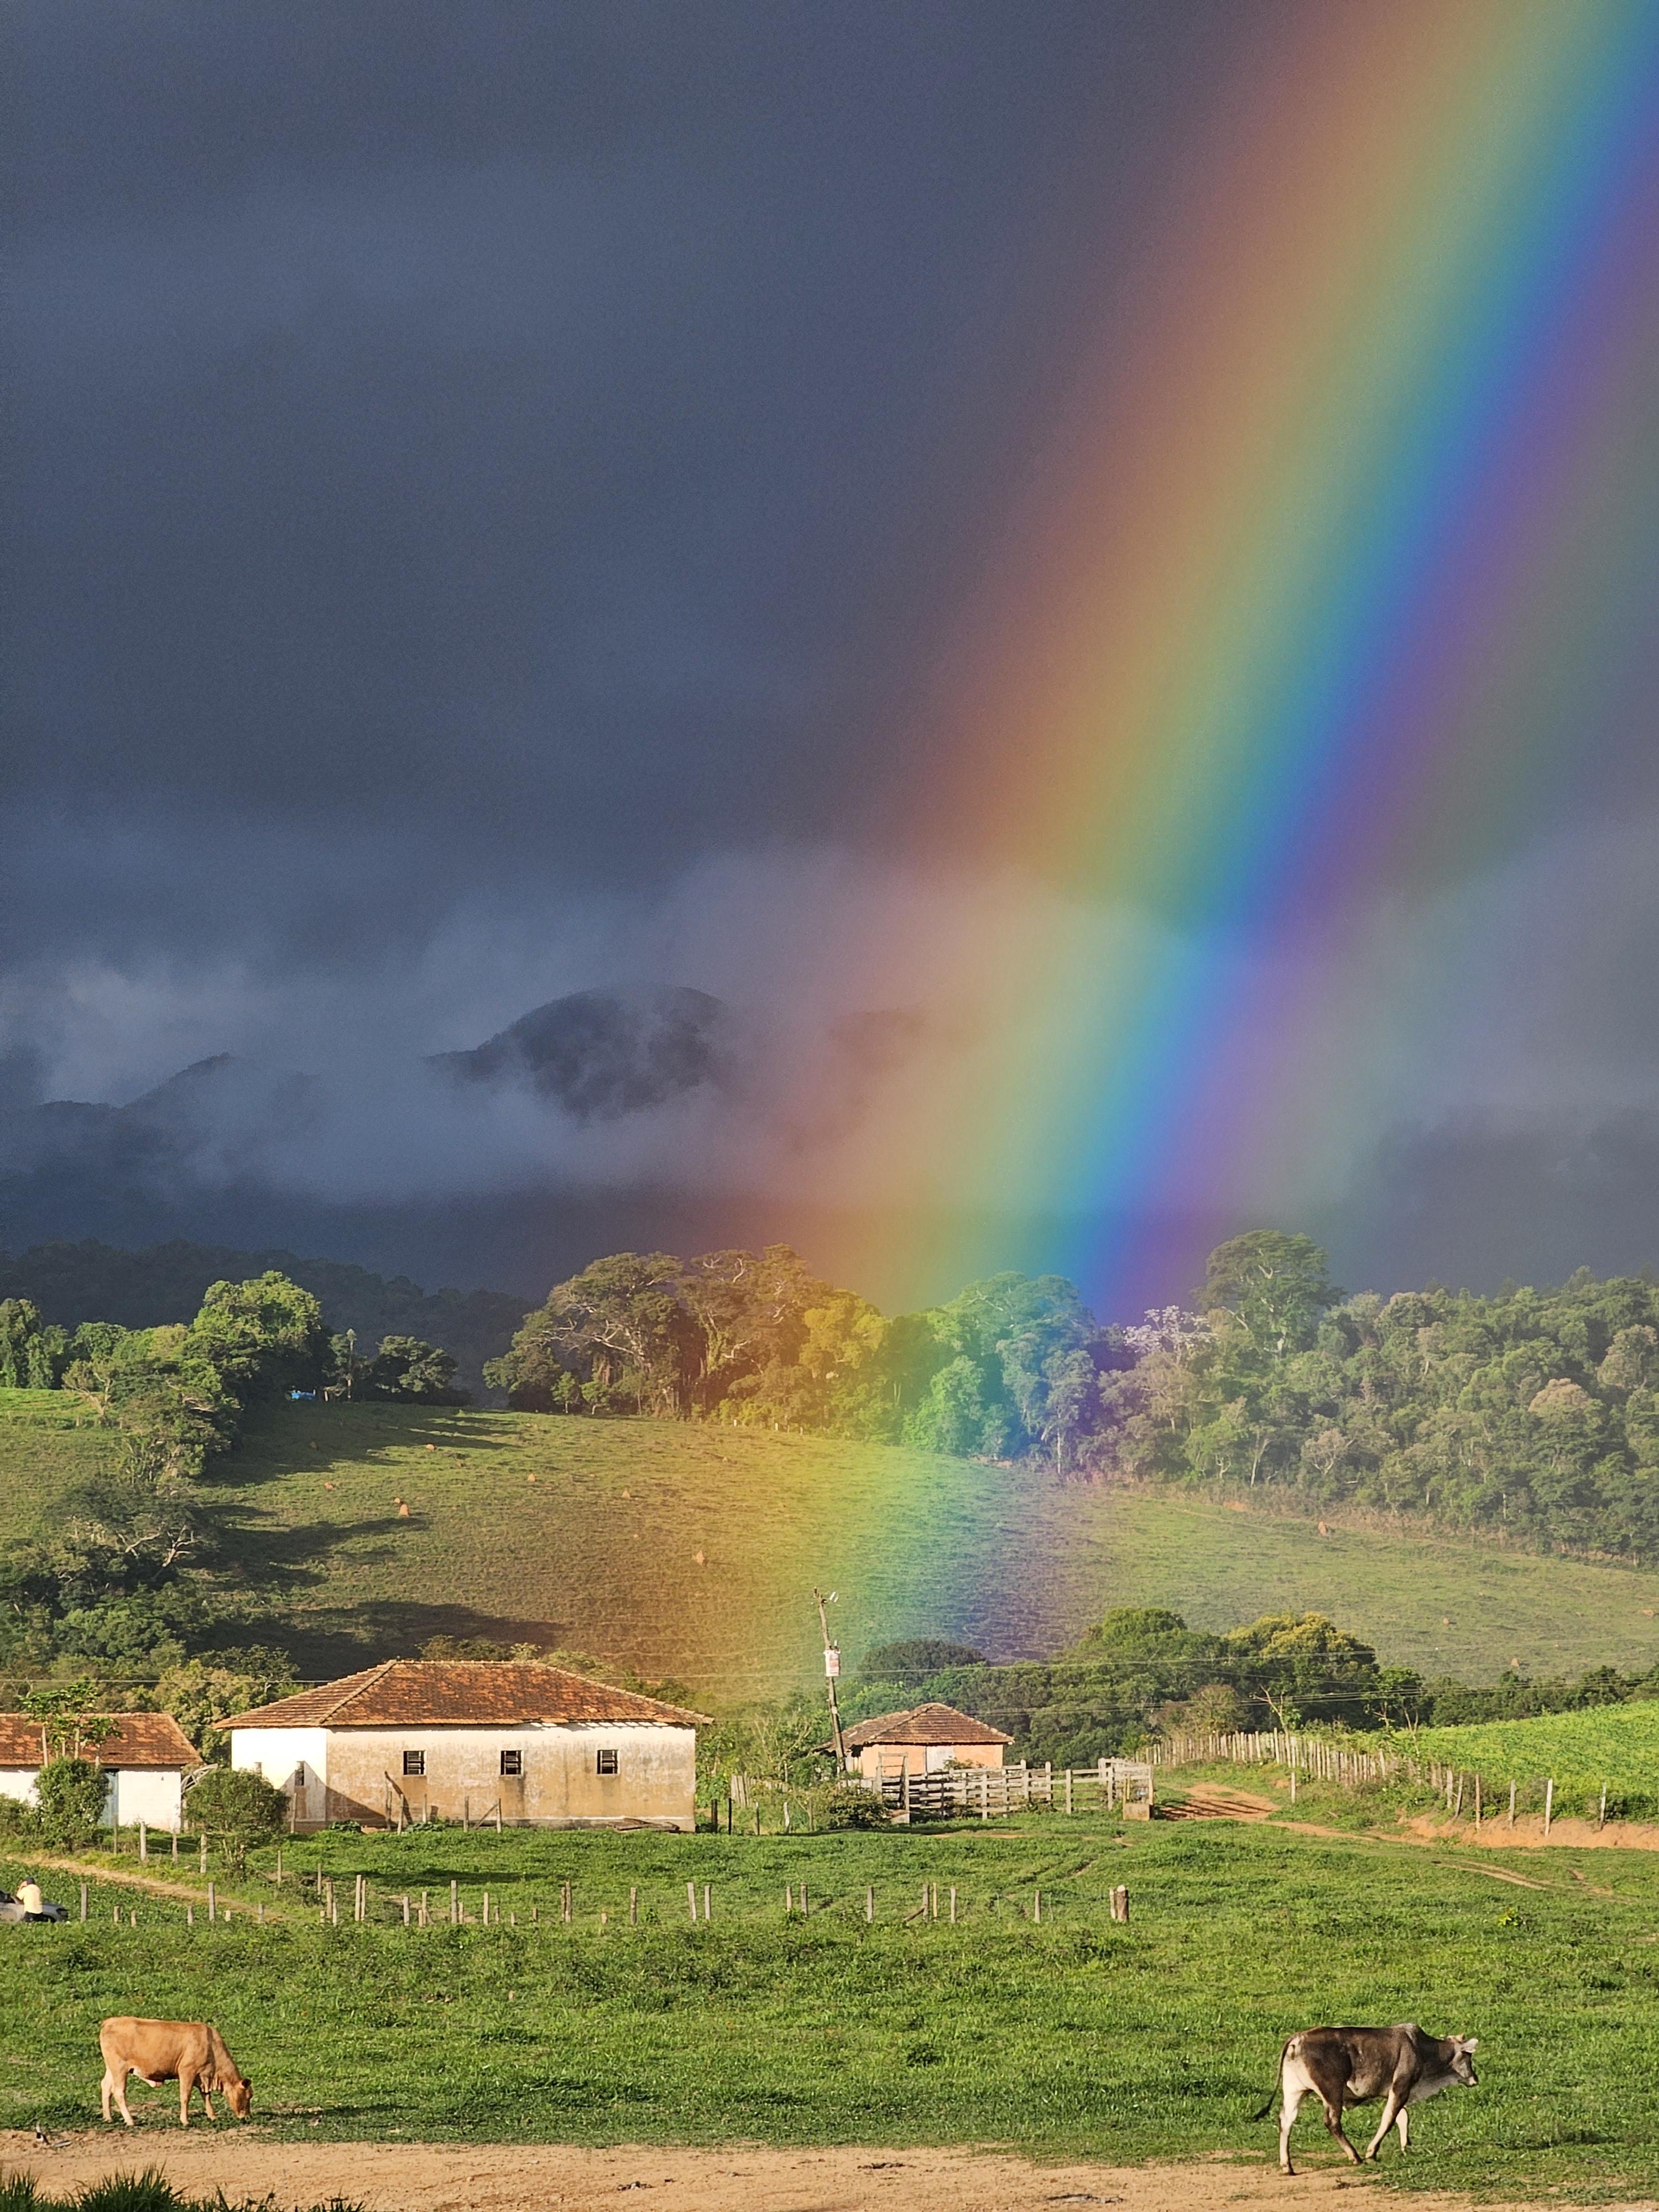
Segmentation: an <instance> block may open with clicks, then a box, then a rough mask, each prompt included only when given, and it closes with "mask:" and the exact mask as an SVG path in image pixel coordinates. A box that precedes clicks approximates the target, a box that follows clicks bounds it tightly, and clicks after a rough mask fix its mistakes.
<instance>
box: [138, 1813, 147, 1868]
mask: <svg viewBox="0 0 1659 2212" xmlns="http://www.w3.org/2000/svg"><path fill="white" fill-rule="evenodd" d="M148 1858H149V1824H148V1823H147V1822H145V1821H143V1820H140V1822H139V1823H138V1862H139V1864H140V1865H141V1866H142V1865H143V1863H144V1861H145V1860H146V1859H148Z"/></svg>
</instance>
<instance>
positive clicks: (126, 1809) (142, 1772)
mask: <svg viewBox="0 0 1659 2212" xmlns="http://www.w3.org/2000/svg"><path fill="white" fill-rule="evenodd" d="M39 1774H40V1768H39V1767H38V1766H8V1767H0V1797H16V1798H21V1799H22V1800H24V1801H25V1802H32V1801H33V1796H34V1784H35V1781H36V1778H37V1777H38V1776H39ZM105 1783H106V1789H105V1792H104V1814H103V1817H104V1819H105V1820H106V1822H108V1823H111V1824H113V1823H114V1822H115V1821H117V1820H118V1821H120V1823H121V1824H122V1826H124V1827H131V1826H134V1825H135V1824H136V1823H137V1822H138V1821H140V1820H143V1821H145V1822H147V1823H148V1825H149V1826H150V1827H152V1828H167V1829H172V1830H177V1829H178V1828H179V1826H181V1825H182V1822H181V1818H180V1814H181V1808H182V1807H183V1804H184V1796H185V1778H184V1772H183V1770H182V1769H181V1768H179V1767H177V1766H118V1767H111V1768H108V1769H106V1772H105Z"/></svg>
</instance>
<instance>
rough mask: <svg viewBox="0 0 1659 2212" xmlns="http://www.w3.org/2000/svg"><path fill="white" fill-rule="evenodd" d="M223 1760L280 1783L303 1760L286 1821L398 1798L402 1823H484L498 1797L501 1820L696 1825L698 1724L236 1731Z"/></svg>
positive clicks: (382, 1810) (380, 1808) (352, 1814)
mask: <svg viewBox="0 0 1659 2212" xmlns="http://www.w3.org/2000/svg"><path fill="white" fill-rule="evenodd" d="M317 1738H322V1739H324V1740H323V1741H321V1742H320V1743H318V1742H316V1741H314V1739H317ZM301 1739H304V1740H306V1746H305V1747H304V1748H303V1749H302V1748H301ZM602 1750H604V1751H614V1752H615V1753H617V1772H616V1773H615V1774H613V1775H607V1774H601V1773H599V1771H598V1768H599V1761H598V1753H599V1752H600V1751H602ZM406 1751H412V1752H420V1753H422V1754H423V1756H424V1759H425V1762H426V1771H425V1773H424V1774H423V1775H419V1776H416V1775H405V1774H404V1771H403V1760H404V1753H405V1752H406ZM503 1751H516V1752H517V1753H519V1754H520V1759H521V1762H522V1765H523V1770H524V1771H523V1772H522V1773H521V1774H518V1775H504V1774H503V1773H502V1772H501V1753H502V1752H503ZM231 1762H232V1764H233V1765H236V1766H256V1765H257V1766H258V1768H259V1769H260V1771H262V1772H263V1773H264V1776H265V1778H266V1779H267V1780H268V1781H271V1782H275V1783H276V1784H277V1785H278V1787H279V1788H283V1789H286V1788H288V1787H289V1782H290V1778H292V1776H293V1775H294V1773H295V1769H296V1767H299V1766H301V1765H303V1766H304V1768H305V1771H306V1774H307V1789H306V1792H305V1810H304V1813H303V1814H300V1813H299V1812H298V1810H297V1808H296V1816H295V1826H319V1825H320V1824H321V1823H322V1822H323V1821H325V1820H388V1819H392V1820H395V1819H396V1818H397V1814H398V1803H399V1800H400V1799H401V1801H402V1803H403V1806H404V1818H405V1819H407V1820H424V1819H428V1818H429V1819H432V1820H460V1819H461V1818H462V1817H463V1815H464V1814H465V1815H466V1816H468V1817H470V1818H471V1819H472V1820H485V1819H490V1820H493V1819H494V1817H495V1806H496V1804H497V1802H499V1804H500V1806H501V1820H502V1821H503V1822H504V1823H505V1824H506V1825H507V1826H515V1825H522V1824H532V1823H540V1824H544V1825H546V1826H559V1827H580V1826H605V1825H606V1824H608V1823H610V1822H611V1821H615V1820H652V1821H657V1822H660V1823H661V1824H663V1825H664V1826H673V1827H677V1828H686V1829H690V1828H691V1827H692V1826H694V1825H695V1815H694V1814H693V1810H692V1806H693V1798H694V1795H695V1790H696V1730H695V1729H690V1728H674V1727H670V1726H667V1725H665V1724H659V1723H641V1722H631V1723H581V1724H580V1725H578V1724H575V1723H551V1722H543V1723H528V1724H526V1725H524V1726H521V1727H517V1728H486V1729H466V1728H408V1729H326V1730H325V1729H235V1730H233V1732H232V1735H231ZM313 1776H315V1777H316V1784H312V1783H311V1781H310V1778H311V1777H313ZM317 1784H320V1785H321V1786H320V1787H319V1786H317Z"/></svg>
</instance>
